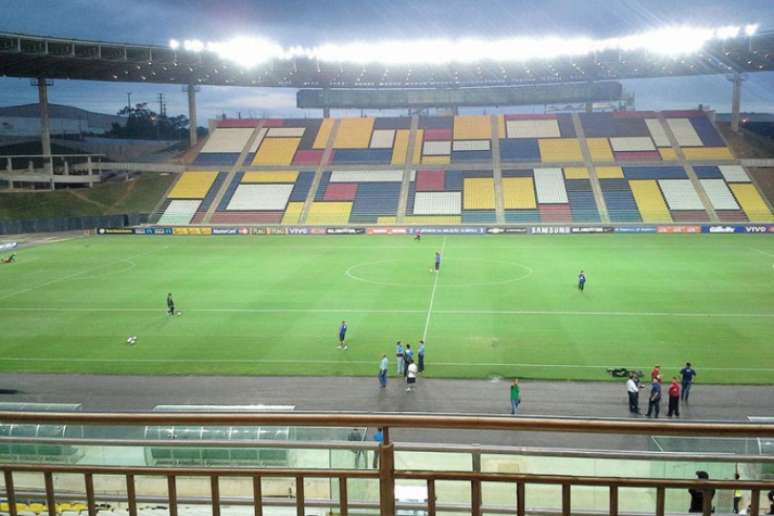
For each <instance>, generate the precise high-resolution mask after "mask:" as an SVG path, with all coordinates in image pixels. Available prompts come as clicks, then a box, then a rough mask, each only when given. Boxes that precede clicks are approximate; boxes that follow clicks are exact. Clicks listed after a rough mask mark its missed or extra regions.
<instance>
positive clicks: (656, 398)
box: [648, 375, 661, 417]
mask: <svg viewBox="0 0 774 516" xmlns="http://www.w3.org/2000/svg"><path fill="white" fill-rule="evenodd" d="M660 410H661V375H658V376H656V377H655V378H653V383H651V384H650V397H649V398H648V417H650V415H651V414H653V417H658V413H659V411H660Z"/></svg>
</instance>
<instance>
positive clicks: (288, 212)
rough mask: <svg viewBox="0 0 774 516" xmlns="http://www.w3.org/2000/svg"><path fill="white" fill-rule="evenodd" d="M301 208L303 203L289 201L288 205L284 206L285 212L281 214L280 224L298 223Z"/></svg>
mask: <svg viewBox="0 0 774 516" xmlns="http://www.w3.org/2000/svg"><path fill="white" fill-rule="evenodd" d="M303 209H304V203H302V202H289V203H288V207H287V208H285V214H284V215H283V216H282V224H298V220H299V219H300V218H301V211H302V210H303Z"/></svg>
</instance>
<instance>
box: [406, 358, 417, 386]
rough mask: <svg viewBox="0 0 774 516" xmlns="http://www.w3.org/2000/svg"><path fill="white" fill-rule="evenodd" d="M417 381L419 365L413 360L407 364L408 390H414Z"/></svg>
mask: <svg viewBox="0 0 774 516" xmlns="http://www.w3.org/2000/svg"><path fill="white" fill-rule="evenodd" d="M416 383H417V365H416V364H415V363H414V362H413V361H412V362H409V363H408V365H407V366H406V392H411V391H413V390H414V385H416Z"/></svg>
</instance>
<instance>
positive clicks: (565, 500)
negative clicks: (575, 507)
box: [562, 484, 572, 516]
mask: <svg viewBox="0 0 774 516" xmlns="http://www.w3.org/2000/svg"><path fill="white" fill-rule="evenodd" d="M571 488H572V486H571V485H570V484H562V516H570V512H571V510H570V506H571V505H572V499H571V498H570V496H571Z"/></svg>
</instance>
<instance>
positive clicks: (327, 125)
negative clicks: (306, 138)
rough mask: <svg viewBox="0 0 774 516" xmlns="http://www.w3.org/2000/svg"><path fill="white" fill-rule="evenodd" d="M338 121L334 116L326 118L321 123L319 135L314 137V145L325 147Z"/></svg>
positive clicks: (316, 147)
mask: <svg viewBox="0 0 774 516" xmlns="http://www.w3.org/2000/svg"><path fill="white" fill-rule="evenodd" d="M335 123H336V119H334V118H324V119H323V121H322V124H320V130H319V131H317V136H315V138H314V144H313V145H312V147H314V148H315V149H324V148H325V147H326V146H327V145H328V138H330V136H331V131H333V125H334V124H335Z"/></svg>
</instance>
